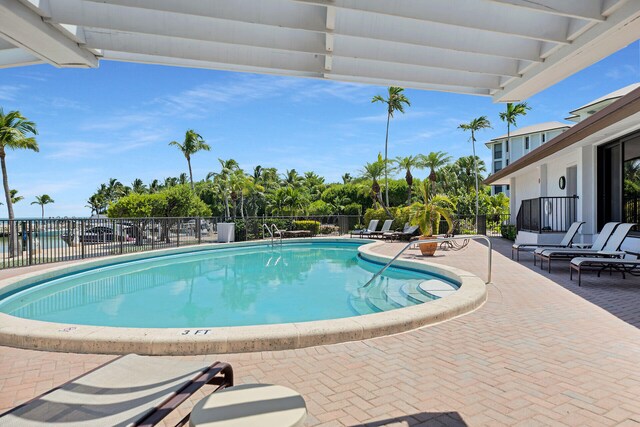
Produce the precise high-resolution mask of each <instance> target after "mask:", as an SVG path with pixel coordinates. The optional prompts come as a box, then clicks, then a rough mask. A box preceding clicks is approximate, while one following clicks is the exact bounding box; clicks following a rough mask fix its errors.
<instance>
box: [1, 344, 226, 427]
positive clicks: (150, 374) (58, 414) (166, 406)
mask: <svg viewBox="0 0 640 427" xmlns="http://www.w3.org/2000/svg"><path fill="white" fill-rule="evenodd" d="M205 384H215V385H217V386H218V387H217V388H216V389H215V391H218V390H220V389H224V388H226V387H230V386H232V385H233V370H232V368H231V366H230V365H228V364H226V363H220V362H216V363H214V364H212V365H210V364H208V363H204V362H196V361H187V360H172V359H166V358H162V357H149V356H139V355H137V354H129V355H127V356H122V357H119V358H117V359H115V360H113V361H111V362H109V363H107V364H104V365H102V366H100V367H98V368H96V369H94V370H92V371H90V372H88V373H86V374H84V375H81V376H80V377H78V378H76V379H73V380H71V381H69V382H68V383H66V384H63V385H61V386H60V387H56V388H54V389H52V390H50V391H48V392H46V393H44V394H42V395H40V396H38V397H36V398H35V399H33V400H31V401H29V402H27V403H25V404H22V405H20V406H17V407H16V408H14V409H12V410H10V411H8V412H6V413H4V414H2V415H0V425H8V426H9V425H15V426H22V425H28V426H45V425H57V426H65V425H74V426H81V425H87V426H88V425H92V426H95V425H101V426H107V425H108V426H128V425H136V426H152V425H155V424H157V423H159V422H160V421H161V420H162V419H163V418H165V417H166V416H167V415H168V414H169V413H170V412H171V411H172V410H174V409H175V408H176V407H178V405H180V404H181V403H182V402H184V401H185V400H187V399H188V398H189V397H190V396H191V395H192V394H193V393H194V392H195V391H196V390H198V389H199V388H200V387H202V386H203V385H205ZM187 419H188V415H187V417H186V418H185V419H184V420H183V421H185V422H186V420H187Z"/></svg>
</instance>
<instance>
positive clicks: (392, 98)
mask: <svg viewBox="0 0 640 427" xmlns="http://www.w3.org/2000/svg"><path fill="white" fill-rule="evenodd" d="M402 92H404V89H403V88H401V87H397V86H391V87H389V94H388V98H387V99H385V98H383V97H382V96H381V95H376V96H374V97H373V99H372V100H371V102H372V103H373V102H382V103H384V104H387V133H386V136H385V140H384V186H385V203H386V204H387V206H388V205H389V174H388V171H387V162H388V161H389V157H388V155H387V154H388V148H389V121H390V120H391V118H392V117H393V113H394V112H396V111H400V112H401V113H403V114H404V106H405V105H406V106H411V102H409V99H408V98H407V97H406V96H404V93H402Z"/></svg>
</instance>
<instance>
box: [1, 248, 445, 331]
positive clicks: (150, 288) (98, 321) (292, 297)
mask: <svg viewBox="0 0 640 427" xmlns="http://www.w3.org/2000/svg"><path fill="white" fill-rule="evenodd" d="M360 244H361V243H356V242H345V243H319V242H314V243H306V244H296V243H290V244H284V245H282V246H275V247H271V246H251V247H243V248H224V249H213V250H207V251H198V252H191V253H186V254H179V255H170V256H163V257H155V258H149V259H145V260H139V261H133V262H126V263H120V264H115V265H111V266H107V267H102V268H96V269H92V270H88V271H85V272H80V273H76V274H71V275H68V276H64V277H59V278H55V279H52V280H49V281H47V282H44V283H41V284H39V285H37V286H33V287H31V288H28V289H25V290H22V291H20V292H17V293H15V294H13V295H10V296H7V297H5V298H3V299H0V312H4V313H7V314H10V315H13V316H17V317H23V318H28V319H35V320H43V321H50V322H59V323H70V324H84V325H100V326H118V327H136V328H144V327H155V328H168V327H176V328H183V327H210V326H239V325H256V324H274V323H287V322H303V321H311V320H320V319H334V318H341V317H348V316H354V315H361V314H369V313H375V312H379V311H386V310H392V309H396V308H401V307H405V306H409V305H415V304H419V303H423V302H428V301H431V300H434V299H437V298H439V297H442V296H444V295H446V294H448V293H451V292H454V291H455V290H456V289H457V285H456V284H455V283H452V282H449V281H447V280H445V279H442V278H438V277H434V276H430V275H428V274H425V273H421V272H417V271H412V270H406V269H400V268H390V269H388V270H387V272H385V274H384V275H383V276H381V277H380V278H379V279H377V280H376V282H375V283H373V284H372V285H371V286H369V287H367V288H366V290H364V291H363V290H362V289H360V288H361V287H362V285H364V284H365V283H366V282H367V281H368V280H369V279H370V278H371V277H372V274H373V273H374V272H376V271H378V270H379V269H380V268H381V265H379V264H374V263H371V262H368V261H365V260H363V259H361V258H360V257H359V256H358V251H357V248H358V246H359V245H360Z"/></svg>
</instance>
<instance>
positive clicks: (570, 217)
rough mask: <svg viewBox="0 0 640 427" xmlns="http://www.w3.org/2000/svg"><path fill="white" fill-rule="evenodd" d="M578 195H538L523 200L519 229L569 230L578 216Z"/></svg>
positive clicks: (534, 230)
mask: <svg viewBox="0 0 640 427" xmlns="http://www.w3.org/2000/svg"><path fill="white" fill-rule="evenodd" d="M577 206H578V197H577V196H569V197H537V198H535V199H527V200H523V201H522V202H521V203H520V209H519V210H518V215H517V216H516V225H517V229H518V231H521V230H522V231H531V232H534V233H551V232H563V231H567V230H568V229H569V227H570V226H571V224H572V223H573V222H575V221H576V218H577V216H578V210H577Z"/></svg>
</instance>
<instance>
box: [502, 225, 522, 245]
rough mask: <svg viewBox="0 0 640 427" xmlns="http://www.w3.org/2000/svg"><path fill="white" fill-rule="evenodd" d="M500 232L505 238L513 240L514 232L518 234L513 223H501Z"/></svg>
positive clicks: (514, 238) (514, 237)
mask: <svg viewBox="0 0 640 427" xmlns="http://www.w3.org/2000/svg"><path fill="white" fill-rule="evenodd" d="M500 233H501V234H502V237H504V238H505V239H509V240H511V241H515V240H516V234H518V231H517V230H516V226H515V225H513V224H502V225H501V226H500Z"/></svg>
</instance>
